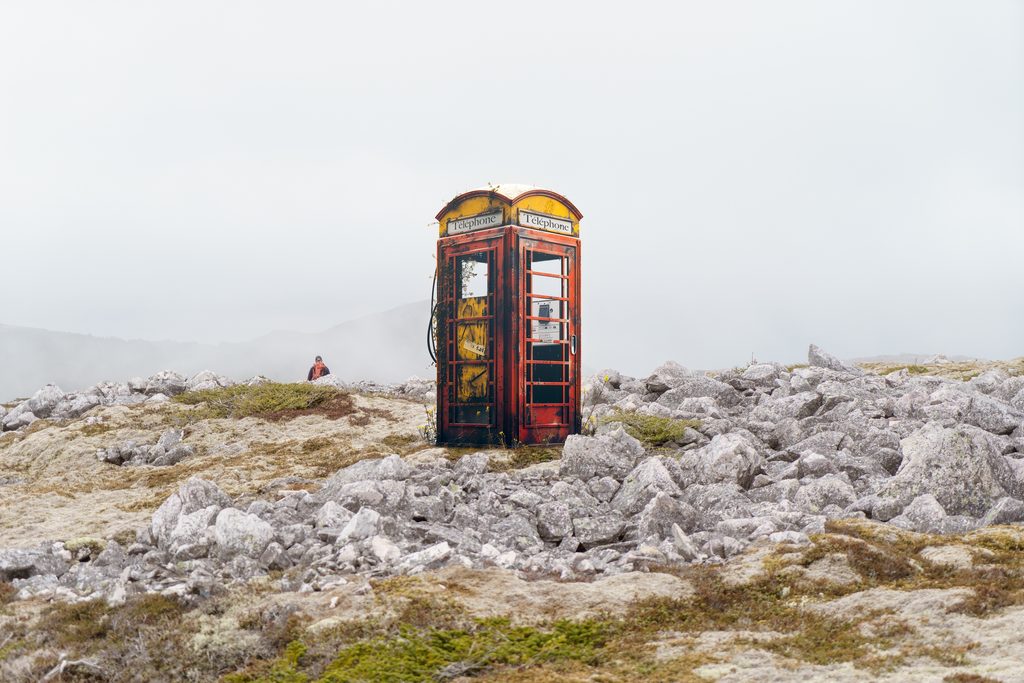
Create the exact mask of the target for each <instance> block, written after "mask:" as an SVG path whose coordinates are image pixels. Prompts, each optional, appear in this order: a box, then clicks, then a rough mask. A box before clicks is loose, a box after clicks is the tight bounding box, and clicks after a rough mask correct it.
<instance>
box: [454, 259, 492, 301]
mask: <svg viewBox="0 0 1024 683" xmlns="http://www.w3.org/2000/svg"><path fill="white" fill-rule="evenodd" d="M458 264H459V267H458V271H459V272H458V278H459V298H460V299H472V298H476V297H481V296H487V295H488V294H490V287H489V286H488V285H489V284H490V282H489V278H488V268H487V265H488V264H487V252H480V253H476V254H468V255H466V256H460V257H459V260H458Z"/></svg>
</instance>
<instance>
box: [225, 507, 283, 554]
mask: <svg viewBox="0 0 1024 683" xmlns="http://www.w3.org/2000/svg"><path fill="white" fill-rule="evenodd" d="M213 537H214V541H215V542H216V544H217V548H218V550H219V551H220V553H221V554H222V556H225V557H233V556H235V555H242V556H244V557H248V558H252V559H257V558H259V557H260V555H262V554H263V551H264V550H266V549H267V546H268V545H269V544H270V542H271V541H272V540H273V538H274V528H273V527H272V526H270V524H268V523H267V522H264V521H263V520H262V519H260V518H259V517H257V516H256V515H253V514H249V513H246V512H242V511H241V510H236V509H235V508H225V509H223V510H221V511H220V513H218V515H217V521H216V523H215V524H214V531H213Z"/></svg>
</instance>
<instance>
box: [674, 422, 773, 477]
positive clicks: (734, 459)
mask: <svg viewBox="0 0 1024 683" xmlns="http://www.w3.org/2000/svg"><path fill="white" fill-rule="evenodd" d="M764 464H765V459H764V456H762V455H761V454H760V453H759V452H758V451H757V449H756V448H755V447H754V445H753V444H752V443H751V442H750V441H749V440H748V439H747V438H746V437H744V436H743V435H742V434H721V435H718V436H715V437H714V438H712V439H711V442H710V443H709V444H708V445H706V446H704V447H703V448H700V449H698V450H696V451H694V452H693V454H692V455H690V456H688V457H687V459H686V461H685V463H683V465H682V466H683V468H684V471H686V474H685V475H684V476H686V478H687V480H688V481H687V482H686V483H696V484H718V483H723V482H729V483H735V484H738V485H739V486H741V487H743V488H748V487H749V486H750V485H751V483H753V481H754V477H755V476H756V475H757V474H758V473H760V472H761V470H762V468H763V467H764Z"/></svg>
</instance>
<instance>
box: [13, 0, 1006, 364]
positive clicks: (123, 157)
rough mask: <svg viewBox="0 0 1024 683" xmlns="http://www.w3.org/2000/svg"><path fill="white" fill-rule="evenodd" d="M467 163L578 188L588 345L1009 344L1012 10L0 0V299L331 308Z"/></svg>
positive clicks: (412, 289) (387, 298)
mask: <svg viewBox="0 0 1024 683" xmlns="http://www.w3.org/2000/svg"><path fill="white" fill-rule="evenodd" d="M487 182H493V183H500V182H521V183H532V184H538V185H543V186H546V187H550V188H552V189H555V190H557V191H559V192H562V193H563V194H565V195H566V196H567V197H569V198H570V199H571V200H572V201H573V202H574V203H575V204H576V205H577V206H578V207H579V208H580V210H581V211H582V212H583V214H584V220H583V223H582V238H583V278H584V288H583V296H584V301H583V321H584V329H583V340H584V342H583V343H584V345H585V346H584V348H585V358H584V362H585V363H586V364H588V365H590V366H616V367H620V368H622V369H624V370H628V371H632V372H642V371H646V370H649V369H650V367H651V366H653V365H655V364H657V363H658V362H660V361H662V360H664V359H667V358H674V359H676V360H678V361H680V362H682V363H683V364H684V365H688V366H692V367H722V366H729V365H738V364H742V363H745V362H746V361H748V360H749V359H750V356H751V354H752V353H753V354H755V355H756V356H757V357H758V358H759V359H762V360H768V359H773V360H782V361H796V360H799V359H800V358H801V357H803V356H804V354H805V353H806V345H807V343H808V342H812V341H813V342H816V343H817V344H819V345H821V346H823V347H825V348H827V349H830V350H832V351H833V352H834V353H836V354H838V355H840V356H844V357H851V356H866V355H873V354H882V353H897V352H901V351H909V352H917V353H936V352H944V353H947V354H966V355H972V356H983V357H1012V356H1019V355H1024V268H1022V264H1024V3H1022V2H999V1H996V0H986V1H985V2H967V1H964V2H939V1H936V0H923V1H920V2H892V1H885V2H863V1H858V2H836V1H830V2H819V1H808V2H771V3H766V2H760V1H754V2H721V1H719V0H714V1H712V0H708V1H706V2H699V3H698V2H676V3H669V2H663V3H643V2H629V3H623V2H615V3H599V2H593V1H589V2H578V3H570V2H550V1H549V2H537V3H531V2H515V3H485V2H465V3H448V2H419V3H413V2H408V3H386V2H360V3H355V2H353V3H339V2H325V3H316V2H301V3H263V2H252V1H246V2H210V1H208V0H204V1H203V2H184V1H181V0H178V1H176V2H165V3H155V2H150V3H140V2H127V1H125V2H88V3H83V2H67V3H51V2H31V3H27V2H26V3H5V4H4V5H3V7H2V8H0V286H2V291H3V292H4V296H3V299H2V305H0V323H6V324H10V325H21V326H30V327H44V328H49V329H54V330H66V331H74V332H87V333H92V334H97V335H112V336H121V337H131V338H146V339H176V340H198V341H228V340H242V339H246V338H251V337H254V336H257V335H259V334H261V333H264V332H267V331H270V330H274V329H292V330H308V331H313V330H318V329H322V328H326V327H329V326H331V325H334V324H335V323H338V322H341V321H343V320H346V319H350V318H352V317H355V316H358V315H362V314H367V313H372V312H375V311H379V310H382V309H385V308H388V307H392V306H397V305H400V304H403V303H407V302H410V301H416V300H420V299H426V298H427V297H428V296H429V287H430V277H431V274H432V271H433V263H434V262H433V250H434V244H435V240H436V237H437V233H436V225H434V224H433V223H432V221H433V216H434V214H435V213H436V212H437V211H438V209H440V207H441V206H442V205H443V204H444V202H445V201H446V200H447V199H449V198H450V197H452V196H453V195H455V194H456V193H458V192H459V191H462V190H465V189H468V188H471V187H475V186H480V185H483V184H485V183H487Z"/></svg>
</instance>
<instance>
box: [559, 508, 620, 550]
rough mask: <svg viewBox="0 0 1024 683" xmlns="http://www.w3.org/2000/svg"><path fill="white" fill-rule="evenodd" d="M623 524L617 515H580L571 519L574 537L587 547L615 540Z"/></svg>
mask: <svg viewBox="0 0 1024 683" xmlns="http://www.w3.org/2000/svg"><path fill="white" fill-rule="evenodd" d="M623 526H625V524H624V523H623V521H622V517H621V516H619V515H600V516H596V517H580V518H576V519H573V520H572V527H573V531H574V534H575V536H576V539H577V540H578V541H579V542H580V543H581V544H583V546H584V547H588V548H589V547H593V546H596V545H604V544H607V543H612V542H614V541H617V540H618V539H619V534H621V533H622V527H623Z"/></svg>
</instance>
